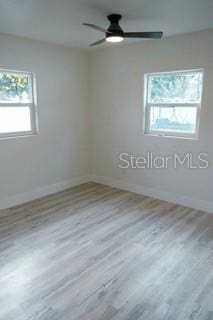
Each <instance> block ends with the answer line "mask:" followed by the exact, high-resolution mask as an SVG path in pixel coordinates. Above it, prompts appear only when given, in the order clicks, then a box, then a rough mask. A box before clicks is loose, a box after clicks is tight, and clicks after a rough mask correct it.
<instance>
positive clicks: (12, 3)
mask: <svg viewBox="0 0 213 320" xmlns="http://www.w3.org/2000/svg"><path fill="white" fill-rule="evenodd" d="M110 13H120V14H122V15H123V19H122V22H121V26H122V28H123V29H124V31H163V32H164V35H165V36H168V35H172V34H180V33H185V32H191V31H197V30H202V29H208V28H213V0H0V33H7V34H13V35H18V36H24V37H28V38H32V39H38V40H42V41H48V42H54V43H60V44H64V45H68V46H73V47H80V48H87V47H88V45H89V44H90V43H91V42H94V41H96V40H99V39H101V38H103V35H102V33H101V32H98V31H95V30H90V29H87V28H86V27H84V26H82V25H81V23H82V22H88V23H94V24H97V25H99V26H102V27H107V26H108V21H107V19H106V16H107V14H110ZM126 41H128V42H131V41H132V40H126Z"/></svg>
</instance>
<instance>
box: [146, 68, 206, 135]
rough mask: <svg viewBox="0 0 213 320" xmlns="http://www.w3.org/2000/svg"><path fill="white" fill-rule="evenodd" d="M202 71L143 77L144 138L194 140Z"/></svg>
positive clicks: (199, 103) (201, 85) (199, 102)
mask: <svg viewBox="0 0 213 320" xmlns="http://www.w3.org/2000/svg"><path fill="white" fill-rule="evenodd" d="M202 88H203V70H190V71H177V72H166V73H153V74H147V75H145V93H144V97H145V121H144V123H145V134H153V135H165V136H177V137H191V138H197V136H198V129H199V115H200V108H201V99H202Z"/></svg>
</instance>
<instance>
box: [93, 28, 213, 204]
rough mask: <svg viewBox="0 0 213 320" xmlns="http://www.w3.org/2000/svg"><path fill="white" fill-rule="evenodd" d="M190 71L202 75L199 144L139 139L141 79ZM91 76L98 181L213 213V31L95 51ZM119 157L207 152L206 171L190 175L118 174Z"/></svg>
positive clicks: (130, 171) (165, 172)
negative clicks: (199, 71) (200, 71)
mask: <svg viewBox="0 0 213 320" xmlns="http://www.w3.org/2000/svg"><path fill="white" fill-rule="evenodd" d="M193 68H204V69H205V79H204V95H203V103H202V112H201V122H200V132H199V140H197V141H194V140H186V139H175V138H164V137H151V136H145V135H143V129H142V122H143V77H144V73H147V72H158V71H170V70H179V69H180V70H183V69H193ZM90 73H91V84H90V92H91V99H90V104H91V106H90V107H91V112H92V128H93V129H92V141H93V143H92V151H93V152H92V153H93V158H92V160H93V161H92V163H93V173H94V174H95V175H97V176H98V178H97V180H99V181H102V182H108V183H109V184H110V183H111V184H114V185H116V184H117V185H118V186H119V185H120V186H121V187H122V186H123V187H125V186H126V187H127V189H128V186H130V187H129V188H130V189H131V188H134V186H135V190H141V192H144V193H147V194H152V195H156V196H157V197H161V198H165V199H168V200H172V201H174V202H175V199H176V201H177V202H180V203H185V204H188V205H190V206H194V207H200V208H204V209H206V210H211V208H212V210H213V202H212V181H213V167H212V156H213V147H212V137H213V90H212V84H213V30H209V31H203V32H197V33H192V34H186V35H181V36H175V37H171V38H165V39H163V40H160V41H144V42H143V43H142V44H134V45H125V46H118V47H111V48H107V49H101V50H97V51H95V52H93V53H92V54H91V55H90ZM124 151H125V152H132V153H133V154H146V152H147V151H152V152H153V153H154V154H159V155H169V154H173V153H174V152H175V151H176V152H179V153H180V154H183V153H184V152H188V151H191V152H193V154H194V155H196V154H197V153H199V152H208V153H209V160H210V166H209V168H208V170H191V171H190V170H187V169H186V168H181V169H179V170H175V169H172V168H170V169H169V170H144V169H139V170H136V169H127V170H122V169H120V168H119V167H118V164H119V160H118V156H119V154H120V153H121V152H124ZM111 178H113V179H118V180H112V179H111ZM113 181H114V183H113ZM116 181H117V182H116ZM131 186H132V187H131ZM140 187H141V189H140ZM210 207H211V208H210Z"/></svg>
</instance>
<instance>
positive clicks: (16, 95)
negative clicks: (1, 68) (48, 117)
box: [0, 72, 29, 102]
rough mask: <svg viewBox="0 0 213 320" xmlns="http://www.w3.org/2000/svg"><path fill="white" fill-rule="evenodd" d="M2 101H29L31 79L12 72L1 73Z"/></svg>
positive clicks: (0, 94) (0, 90)
mask: <svg viewBox="0 0 213 320" xmlns="http://www.w3.org/2000/svg"><path fill="white" fill-rule="evenodd" d="M0 101H7V102H17V101H29V77H28V76H27V75H24V74H23V75H22V74H21V73H20V74H15V73H10V72H0Z"/></svg>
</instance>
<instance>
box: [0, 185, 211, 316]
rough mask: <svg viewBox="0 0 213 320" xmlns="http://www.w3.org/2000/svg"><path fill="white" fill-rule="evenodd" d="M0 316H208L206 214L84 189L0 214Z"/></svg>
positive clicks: (108, 190) (110, 190)
mask: <svg viewBox="0 0 213 320" xmlns="http://www.w3.org/2000/svg"><path fill="white" fill-rule="evenodd" d="M0 319H1V320H50V319H51V320H71V319H72V320H76V319H79V320H127V319H128V320H136V319H137V320H142V319H143V320H212V319H213V215H210V214H207V213H202V212H198V211H195V210H192V209H189V208H184V207H181V206H178V205H174V204H169V203H166V202H162V201H159V200H154V199H151V198H148V197H144V196H140V195H136V194H133V193H130V192H126V191H121V190H118V189H113V188H111V187H107V186H103V185H99V184H95V183H88V184H84V185H81V186H78V187H75V188H72V189H70V190H67V191H64V192H61V193H58V194H55V195H52V196H48V197H45V198H42V199H39V200H36V201H33V202H31V203H28V204H25V205H21V206H17V207H14V208H12V209H8V210H4V211H1V212H0Z"/></svg>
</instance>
